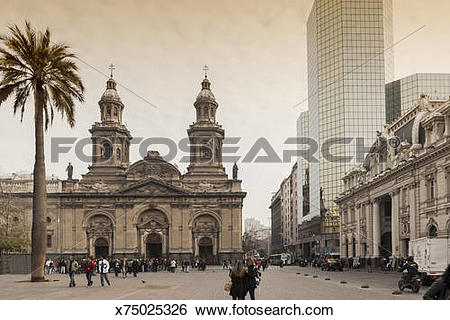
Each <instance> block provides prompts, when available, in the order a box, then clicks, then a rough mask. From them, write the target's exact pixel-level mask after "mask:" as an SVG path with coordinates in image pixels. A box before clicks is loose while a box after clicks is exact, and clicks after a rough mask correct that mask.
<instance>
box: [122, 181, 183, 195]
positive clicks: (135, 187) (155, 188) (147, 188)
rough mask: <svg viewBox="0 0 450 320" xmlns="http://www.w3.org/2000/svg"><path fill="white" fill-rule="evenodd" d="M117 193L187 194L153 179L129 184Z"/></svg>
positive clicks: (180, 189) (178, 188)
mask: <svg viewBox="0 0 450 320" xmlns="http://www.w3.org/2000/svg"><path fill="white" fill-rule="evenodd" d="M119 193H126V194H146V195H150V196H152V195H153V196H165V195H173V194H187V192H186V191H185V190H184V189H182V188H180V187H177V186H174V185H171V184H169V183H167V182H164V181H159V180H157V179H153V178H148V179H144V180H141V181H138V182H135V183H131V184H129V185H128V186H126V187H124V188H123V189H122V190H120V191H119Z"/></svg>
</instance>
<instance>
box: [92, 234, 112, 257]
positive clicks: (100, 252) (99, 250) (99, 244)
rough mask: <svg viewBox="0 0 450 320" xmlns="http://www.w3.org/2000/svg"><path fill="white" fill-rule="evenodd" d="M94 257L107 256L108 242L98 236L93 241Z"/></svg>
mask: <svg viewBox="0 0 450 320" xmlns="http://www.w3.org/2000/svg"><path fill="white" fill-rule="evenodd" d="M94 247H95V258H101V257H107V256H108V255H109V244H108V240H106V239H105V238H98V239H97V240H95V243H94Z"/></svg>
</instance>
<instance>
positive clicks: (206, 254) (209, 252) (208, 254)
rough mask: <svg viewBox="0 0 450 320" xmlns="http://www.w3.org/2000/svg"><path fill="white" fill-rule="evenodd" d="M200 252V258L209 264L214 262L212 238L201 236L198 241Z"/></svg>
mask: <svg viewBox="0 0 450 320" xmlns="http://www.w3.org/2000/svg"><path fill="white" fill-rule="evenodd" d="M198 252H199V256H200V259H203V260H206V263H207V264H212V263H213V262H214V261H213V260H214V255H213V241H212V239H211V238H209V237H203V238H201V239H200V241H199V242H198Z"/></svg>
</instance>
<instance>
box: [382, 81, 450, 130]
mask: <svg viewBox="0 0 450 320" xmlns="http://www.w3.org/2000/svg"><path fill="white" fill-rule="evenodd" d="M421 94H425V95H428V96H431V97H432V98H433V99H443V100H445V99H447V98H448V97H449V96H450V74H448V73H416V74H413V75H410V76H408V77H405V78H402V79H399V80H395V81H393V82H389V83H387V84H386V122H387V123H389V124H390V123H393V122H394V121H395V120H396V119H398V118H400V116H402V115H404V114H405V113H406V112H407V111H408V110H410V109H411V108H413V107H414V106H415V105H416V103H417V101H418V99H419V97H420V95H421Z"/></svg>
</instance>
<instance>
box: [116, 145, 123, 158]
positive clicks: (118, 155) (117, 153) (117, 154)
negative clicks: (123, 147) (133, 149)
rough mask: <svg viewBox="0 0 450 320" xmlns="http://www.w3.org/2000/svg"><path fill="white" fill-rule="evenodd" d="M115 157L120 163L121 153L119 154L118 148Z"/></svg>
mask: <svg viewBox="0 0 450 320" xmlns="http://www.w3.org/2000/svg"><path fill="white" fill-rule="evenodd" d="M116 156H117V160H118V161H120V159H121V157H122V155H121V152H120V148H117V152H116Z"/></svg>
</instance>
